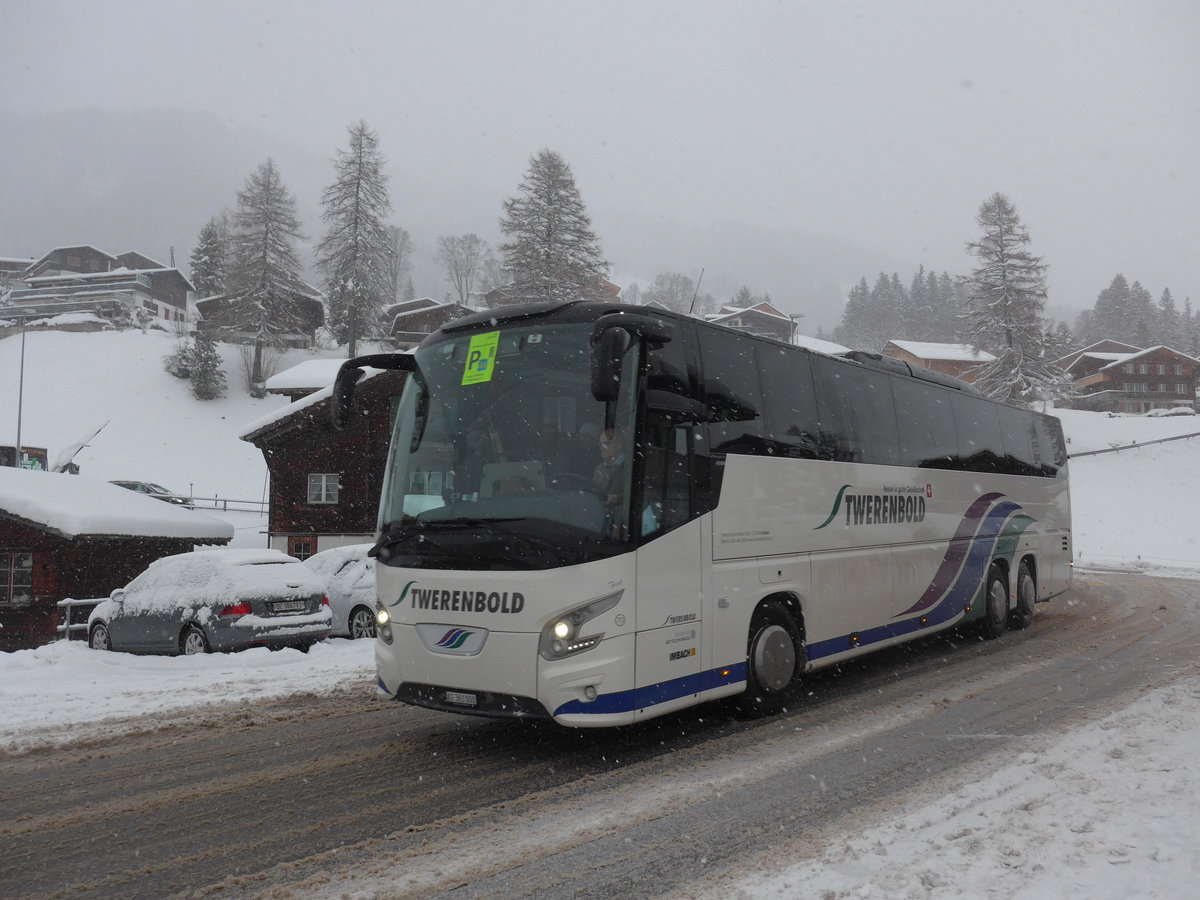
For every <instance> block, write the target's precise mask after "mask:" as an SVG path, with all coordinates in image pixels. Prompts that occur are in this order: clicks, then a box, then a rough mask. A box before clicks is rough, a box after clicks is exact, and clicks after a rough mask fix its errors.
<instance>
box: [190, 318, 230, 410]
mask: <svg viewBox="0 0 1200 900" xmlns="http://www.w3.org/2000/svg"><path fill="white" fill-rule="evenodd" d="M190 362H191V371H192V396H194V397H195V398H196V399H197V400H216V399H217V398H218V397H222V396H224V395H225V372H224V370H223V369H222V368H221V355H220V354H219V353H218V352H217V345H216V343H215V342H214V341H213V339H212V338H211V337H209V336H208V335H205V334H198V335H196V339H195V342H194V343H193V344H192V352H191V354H190Z"/></svg>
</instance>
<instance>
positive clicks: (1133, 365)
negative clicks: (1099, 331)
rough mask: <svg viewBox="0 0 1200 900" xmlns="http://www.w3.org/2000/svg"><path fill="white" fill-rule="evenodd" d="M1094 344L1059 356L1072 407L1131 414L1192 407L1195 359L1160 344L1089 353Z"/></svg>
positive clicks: (1199, 362) (1198, 363) (1199, 367)
mask: <svg viewBox="0 0 1200 900" xmlns="http://www.w3.org/2000/svg"><path fill="white" fill-rule="evenodd" d="M1105 343H1117V342H1105ZM1096 346H1097V345H1095V344H1093V345H1092V347H1091V348H1087V349H1085V350H1080V351H1078V352H1077V353H1074V354H1072V355H1071V356H1070V357H1064V359H1069V360H1070V362H1068V363H1067V365H1065V366H1063V368H1064V369H1065V370H1066V371H1067V373H1068V374H1069V375H1070V376H1071V378H1072V380H1073V387H1074V391H1075V396H1074V397H1073V398H1072V399H1071V406H1072V407H1074V408H1075V409H1090V410H1095V411H1099V412H1111V413H1134V414H1138V413H1147V412H1149V411H1150V410H1152V409H1173V408H1175V407H1183V406H1186V407H1188V408H1190V409H1192V410H1195V409H1196V385H1197V378H1198V375H1197V373H1198V372H1200V360H1196V359H1193V358H1192V357H1190V356H1187V355H1185V354H1183V353H1180V352H1179V351H1178V350H1172V349H1171V348H1170V347H1163V346H1159V347H1150V348H1149V349H1146V350H1136V349H1135V350H1134V351H1132V352H1130V351H1128V350H1126V351H1124V352H1121V351H1115V350H1099V349H1093V348H1094V347H1096ZM1122 346H1125V347H1127V346H1128V345H1122Z"/></svg>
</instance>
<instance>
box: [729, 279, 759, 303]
mask: <svg viewBox="0 0 1200 900" xmlns="http://www.w3.org/2000/svg"><path fill="white" fill-rule="evenodd" d="M730 304H731V305H732V306H736V307H737V308H738V309H749V308H750V307H752V306H753V305H754V294H752V293H751V292H750V288H748V287H747V286H746V285H744V284H743V285H742V286H741V287H740V288H738V292H737V293H736V294H734V295H733V299H732V300H731V301H730Z"/></svg>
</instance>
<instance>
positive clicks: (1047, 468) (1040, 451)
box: [1033, 414, 1067, 478]
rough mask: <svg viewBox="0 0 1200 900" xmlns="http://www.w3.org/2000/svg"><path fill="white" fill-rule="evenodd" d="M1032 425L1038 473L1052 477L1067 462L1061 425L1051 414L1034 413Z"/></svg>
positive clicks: (1065, 444) (1065, 445)
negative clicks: (1034, 435)
mask: <svg viewBox="0 0 1200 900" xmlns="http://www.w3.org/2000/svg"><path fill="white" fill-rule="evenodd" d="M1033 427H1034V431H1035V434H1036V438H1035V451H1036V453H1037V462H1038V474H1039V475H1045V476H1047V477H1050V478H1053V477H1054V476H1055V475H1057V474H1058V470H1059V469H1061V468H1062V467H1063V466H1065V465H1066V464H1067V443H1066V441H1065V440H1064V439H1063V433H1062V425H1061V424H1060V423H1059V421H1058V420H1057V419H1055V418H1053V417H1051V416H1045V415H1037V414H1035V415H1034V417H1033Z"/></svg>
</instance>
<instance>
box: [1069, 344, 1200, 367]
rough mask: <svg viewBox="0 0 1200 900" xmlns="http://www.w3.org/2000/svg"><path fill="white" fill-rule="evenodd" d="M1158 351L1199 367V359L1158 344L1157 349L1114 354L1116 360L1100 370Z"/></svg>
mask: <svg viewBox="0 0 1200 900" xmlns="http://www.w3.org/2000/svg"><path fill="white" fill-rule="evenodd" d="M1160 350H1165V351H1166V352H1167V353H1170V354H1173V355H1174V356H1178V357H1179V358H1180V359H1186V360H1187V361H1188V362H1193V363H1196V364H1197V365H1200V359H1196V358H1195V357H1192V356H1188V355H1187V354H1186V353H1180V352H1179V351H1178V350H1174V349H1172V348H1170V347H1168V346H1166V345H1165V344H1159V345H1158V346H1157V347H1147V348H1146V349H1145V350H1139V351H1138V352H1137V353H1124V354H1114V355H1115V356H1117V357H1118V358H1117V359H1116V360H1114V361H1113V362H1110V363H1109V364H1108V365H1107V366H1102V368H1104V369H1111V368H1113V367H1114V366H1117V365H1121V364H1124V363H1127V362H1132V361H1133V360H1135V359H1140V358H1141V357H1143V356H1149V355H1150V354H1152V353H1158V352H1159V351H1160ZM1090 355H1092V356H1095V357H1096V358H1102V357H1103V354H1090Z"/></svg>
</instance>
